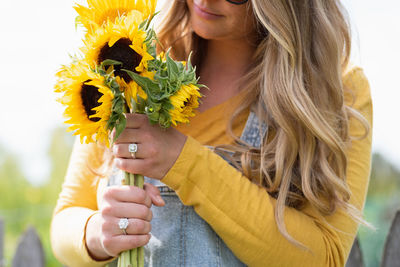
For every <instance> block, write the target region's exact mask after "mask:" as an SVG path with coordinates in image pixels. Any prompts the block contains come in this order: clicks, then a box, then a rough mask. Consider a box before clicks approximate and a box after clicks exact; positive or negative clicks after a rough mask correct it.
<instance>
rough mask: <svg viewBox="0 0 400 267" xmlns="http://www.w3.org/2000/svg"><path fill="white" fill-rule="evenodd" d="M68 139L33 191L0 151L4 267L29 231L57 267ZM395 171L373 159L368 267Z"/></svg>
mask: <svg viewBox="0 0 400 267" xmlns="http://www.w3.org/2000/svg"><path fill="white" fill-rule="evenodd" d="M72 143H73V138H72V136H71V135H70V134H68V133H66V131H65V129H64V128H59V129H55V130H54V132H53V134H52V137H51V143H50V146H49V149H48V157H49V160H50V163H51V164H50V166H51V170H50V177H49V179H48V182H47V183H46V184H45V185H43V186H41V187H35V186H32V185H31V184H30V183H29V182H27V180H26V178H25V177H24V174H23V173H22V172H21V168H20V166H19V164H18V158H17V156H16V155H12V154H10V153H8V152H7V151H6V150H5V149H4V148H2V147H0V196H1V201H0V217H2V218H3V219H4V221H5V225H6V229H5V230H6V235H5V256H6V260H7V265H6V266H10V263H11V259H12V257H13V254H14V252H15V249H16V245H17V243H18V238H19V237H20V235H21V234H22V233H23V232H24V230H25V229H26V228H27V227H28V225H33V226H34V227H35V228H36V230H37V231H38V233H39V236H40V238H41V240H42V242H43V246H44V249H45V253H46V266H50V267H53V266H61V264H60V263H59V262H58V261H57V260H56V259H55V258H54V256H53V253H52V251H51V247H50V239H49V229H50V220H51V216H52V212H53V209H54V206H55V204H56V200H57V197H58V194H59V192H60V190H61V184H62V182H63V179H64V176H65V172H66V168H67V164H68V160H69V156H70V152H71V148H72ZM399 192H400V171H399V170H398V169H396V168H395V167H394V166H393V165H392V164H390V163H389V162H388V161H387V160H386V159H385V158H384V157H383V156H382V155H379V154H374V155H373V162H372V171H371V180H370V185H369V191H368V197H367V202H366V206H365V218H366V220H367V221H368V222H370V223H372V224H373V225H374V226H375V227H376V228H377V230H376V231H372V230H370V229H368V228H365V227H361V228H360V231H359V238H360V242H361V249H362V252H363V256H364V260H365V262H366V265H367V266H368V267H372V266H379V263H380V260H381V258H382V251H383V247H384V242H385V239H386V236H387V233H388V230H389V227H390V224H391V222H392V220H393V217H394V214H395V212H396V211H397V210H398V209H399V208H400V194H399Z"/></svg>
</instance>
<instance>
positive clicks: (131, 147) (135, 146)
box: [128, 143, 138, 159]
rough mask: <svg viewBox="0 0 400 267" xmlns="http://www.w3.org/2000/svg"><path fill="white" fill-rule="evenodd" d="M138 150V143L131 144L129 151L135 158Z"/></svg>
mask: <svg viewBox="0 0 400 267" xmlns="http://www.w3.org/2000/svg"><path fill="white" fill-rule="evenodd" d="M137 150H138V145H137V144H136V143H132V144H129V146H128V151H129V153H131V156H132V158H133V159H136V152H137Z"/></svg>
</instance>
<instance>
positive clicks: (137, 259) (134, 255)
mask: <svg viewBox="0 0 400 267" xmlns="http://www.w3.org/2000/svg"><path fill="white" fill-rule="evenodd" d="M123 184H124V185H130V186H137V187H139V188H142V189H143V185H144V177H143V175H140V174H133V173H129V172H125V179H124V180H123ZM143 266H144V247H138V248H134V249H131V250H129V251H124V252H122V253H121V255H120V257H119V258H118V267H143Z"/></svg>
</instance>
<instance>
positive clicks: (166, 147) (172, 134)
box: [113, 114, 186, 180]
mask: <svg viewBox="0 0 400 267" xmlns="http://www.w3.org/2000/svg"><path fill="white" fill-rule="evenodd" d="M126 119H127V123H126V128H125V130H124V131H123V132H122V133H121V135H120V136H119V137H118V139H117V141H116V142H115V144H114V146H113V153H114V156H115V160H114V162H115V165H116V166H117V167H118V168H120V169H121V170H124V171H127V172H130V173H137V174H142V175H144V176H147V177H151V178H154V179H158V180H161V179H162V178H163V177H164V176H165V175H166V174H167V172H168V170H169V169H170V168H171V167H172V165H174V163H175V161H176V159H177V158H178V156H179V154H180V152H181V150H182V148H183V145H184V144H185V141H186V136H185V135H183V134H182V133H180V132H179V131H177V130H176V129H174V128H172V127H170V128H168V129H162V128H161V127H160V126H158V125H151V124H150V123H149V121H148V119H147V116H146V115H142V114H126ZM132 143H136V144H137V147H138V150H137V152H136V155H135V159H133V158H132V155H131V153H130V152H129V150H128V146H129V144H132Z"/></svg>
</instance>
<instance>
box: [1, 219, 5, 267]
mask: <svg viewBox="0 0 400 267" xmlns="http://www.w3.org/2000/svg"><path fill="white" fill-rule="evenodd" d="M5 265H6V264H5V260H4V222H3V219H1V218H0V267H4V266H5Z"/></svg>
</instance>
